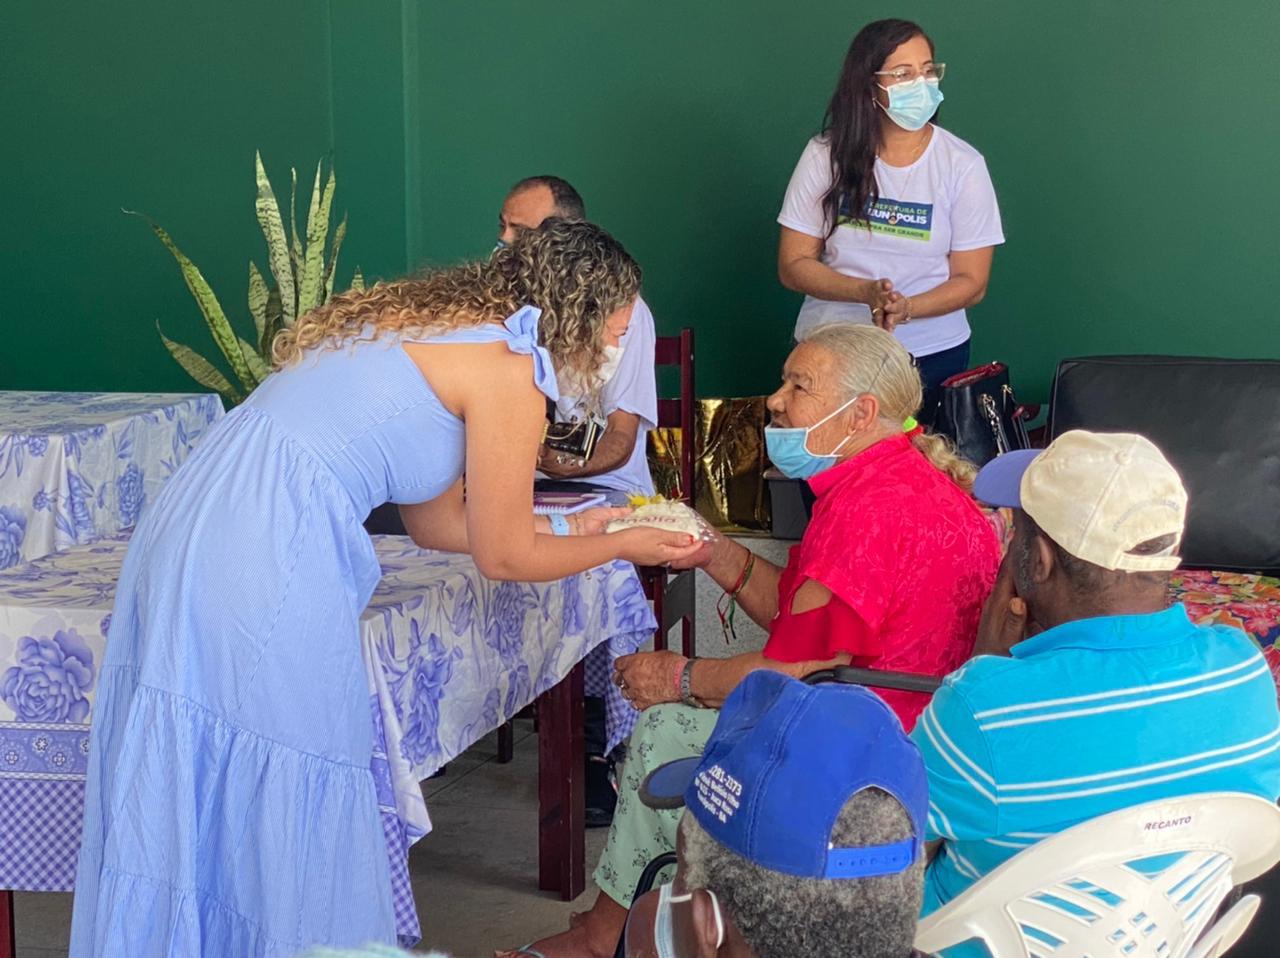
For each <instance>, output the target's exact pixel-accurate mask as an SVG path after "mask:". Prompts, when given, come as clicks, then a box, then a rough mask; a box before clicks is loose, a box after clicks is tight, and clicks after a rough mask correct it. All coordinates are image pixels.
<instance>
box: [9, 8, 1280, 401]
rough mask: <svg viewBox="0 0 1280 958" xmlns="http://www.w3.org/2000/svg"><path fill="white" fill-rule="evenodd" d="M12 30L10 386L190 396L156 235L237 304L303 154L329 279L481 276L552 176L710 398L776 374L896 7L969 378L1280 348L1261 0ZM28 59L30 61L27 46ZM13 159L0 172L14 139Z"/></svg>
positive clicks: (234, 17)
mask: <svg viewBox="0 0 1280 958" xmlns="http://www.w3.org/2000/svg"><path fill="white" fill-rule="evenodd" d="M75 11H76V12H75V19H74V22H72V21H70V20H69V19H68V13H67V10H66V9H65V8H57V10H56V14H55V7H53V6H51V5H49V4H47V3H35V2H30V0H9V2H7V3H6V4H5V5H4V7H3V9H2V10H0V37H3V38H4V39H3V40H0V44H3V47H4V50H3V55H2V56H0V90H3V95H2V96H0V122H3V124H4V129H6V130H7V131H10V132H11V134H12V133H13V131H17V135H16V136H13V135H11V136H10V137H9V139H10V143H9V145H7V147H6V149H5V150H3V151H0V190H3V198H4V203H3V205H2V206H0V209H2V210H3V216H4V220H5V225H6V227H7V228H6V229H4V230H3V231H0V263H2V264H3V266H2V267H0V270H2V272H0V290H2V292H3V295H2V296H0V325H3V329H4V332H5V337H4V341H3V345H2V346H0V388H6V387H7V388H34V387H41V388H43V387H51V388H114V389H143V388H166V389H170V388H186V380H185V378H184V376H183V374H182V373H181V372H180V371H179V370H177V368H176V367H174V366H173V365H172V363H171V361H170V360H169V359H168V357H167V354H165V352H164V351H163V349H162V348H161V347H160V346H159V344H158V342H157V341H156V339H155V334H154V325H153V324H154V321H155V319H157V318H160V319H162V320H163V321H164V323H165V327H166V331H170V335H172V336H174V337H175V338H178V339H183V340H185V341H188V342H191V343H192V344H193V345H196V346H197V348H204V347H206V346H207V345H208V341H207V338H206V336H205V334H204V332H203V330H202V326H201V322H200V319H199V315H198V313H197V312H196V311H195V308H194V306H193V305H192V304H191V302H190V300H189V298H188V296H187V293H186V291H185V289H184V287H183V286H182V283H181V280H180V278H179V277H178V274H177V272H176V270H175V269H174V268H173V266H172V264H171V263H170V262H169V261H168V260H167V258H166V254H165V253H164V252H163V250H162V249H161V248H160V247H159V245H158V244H157V243H156V241H155V240H154V239H153V238H152V237H151V235H150V233H149V232H148V231H147V229H146V227H145V225H143V224H142V223H140V222H138V221H135V220H133V219H130V218H128V217H125V216H122V215H121V214H120V213H119V212H118V210H119V208H120V207H121V206H126V207H130V208H135V209H140V210H145V211H147V212H149V213H151V214H152V215H154V216H155V217H156V218H157V219H158V220H159V221H160V222H161V223H163V224H164V225H166V226H167V227H168V228H169V229H170V231H171V232H172V233H173V234H174V236H175V238H176V239H177V240H178V242H179V243H180V244H181V245H182V246H183V247H184V249H185V250H186V251H187V252H188V253H189V255H191V256H192V258H193V259H195V260H196V262H197V263H199V264H200V265H201V266H202V267H203V268H204V270H205V273H206V275H207V276H208V277H209V279H210V280H211V282H213V284H214V287H215V289H217V290H219V291H220V293H221V295H222V297H223V299H224V304H225V305H227V306H228V308H229V310H231V311H233V312H235V313H236V314H237V315H239V316H240V317H243V316H244V311H243V309H242V307H241V305H240V304H241V302H242V300H243V296H244V288H245V280H244V275H245V270H246V260H247V258H248V257H249V256H251V255H252V256H256V257H258V258H259V262H260V263H262V247H261V240H260V238H259V237H258V235H257V229H256V223H255V222H254V218H253V212H252V196H253V189H252V178H251V169H252V167H251V164H252V155H253V150H254V148H255V147H261V148H262V150H263V153H264V156H265V158H266V160H267V162H268V166H269V170H270V172H271V173H272V174H273V177H274V178H275V179H276V180H277V181H278V182H283V181H284V178H285V177H286V176H287V173H288V167H289V166H290V165H296V166H298V167H299V169H300V172H302V175H303V176H304V177H306V176H307V175H308V174H307V172H306V171H307V170H308V168H309V167H310V166H311V165H312V164H314V162H315V160H316V159H317V158H318V157H319V156H320V155H322V154H327V155H332V156H333V158H334V160H335V162H336V164H337V172H338V183H339V186H338V199H337V204H336V205H337V208H338V210H339V211H341V210H347V211H349V212H350V217H351V222H350V230H349V234H348V245H347V246H346V247H345V249H344V254H343V261H344V266H343V267H342V268H341V270H340V272H341V275H342V276H343V278H345V277H346V276H347V275H349V270H350V268H351V267H352V266H353V265H354V264H355V263H357V262H359V263H360V265H361V266H362V267H363V268H364V270H365V272H366V274H370V275H393V274H396V273H400V272H403V271H404V270H405V269H406V268H409V267H413V266H417V265H420V264H422V263H424V262H448V261H452V260H456V259H458V258H461V257H464V256H475V255H483V254H484V253H486V252H487V251H488V249H489V248H490V247H491V245H492V237H493V233H494V223H495V219H496V215H497V208H498V205H499V203H500V201H501V198H502V195H503V193H504V192H505V190H506V188H507V186H508V185H509V184H510V183H511V182H512V181H514V180H516V179H518V178H520V177H522V176H525V175H528V174H530V173H538V172H554V173H559V174H561V175H564V176H566V177H568V178H569V179H570V180H572V181H573V182H574V183H575V184H577V185H578V187H579V188H580V189H581V190H582V192H583V194H584V195H585V197H586V200H587V203H588V207H589V209H590V212H591V214H592V216H593V218H594V219H596V220H598V221H599V222H601V223H602V224H603V225H605V226H607V227H608V228H610V229H611V230H612V231H614V232H615V233H616V234H617V235H618V236H619V237H620V238H621V239H622V240H623V241H624V242H625V243H626V244H627V245H628V246H629V247H630V248H631V249H632V250H633V251H634V252H635V253H636V255H637V257H638V258H639V259H640V260H641V262H642V263H643V265H644V266H645V269H646V273H647V281H646V296H647V298H648V299H649V300H650V302H651V303H652V305H653V307H654V312H655V314H656V316H657V318H658V323H659V326H660V329H661V330H662V331H666V332H671V331H674V330H676V329H677V328H679V327H680V326H682V325H692V326H694V327H695V328H696V329H697V331H698V334H699V345H700V349H699V384H700V391H702V392H704V393H706V394H717V393H719V394H723V393H738V394H742V393H749V392H759V391H762V390H765V389H767V388H769V387H770V386H771V384H772V383H773V382H774V380H775V378H776V371H777V367H778V365H779V362H780V360H781V358H782V355H783V353H784V351H785V349H786V344H787V341H788V336H789V333H790V330H791V325H792V320H793V318H794V314H795V309H796V306H797V303H798V297H796V296H795V295H793V294H791V293H788V292H787V291H785V290H783V289H781V287H780V286H779V285H778V283H777V280H776V278H775V272H774V251H775V243H776V234H777V228H776V224H775V223H774V216H775V214H776V212H777V208H778V205H779V203H780V201H781V197H782V193H783V190H784V188H785V185H786V182H787V178H788V176H789V175H790V172H791V168H792V166H793V164H794V162H795V160H796V158H797V156H798V155H799V153H800V150H801V148H802V147H803V145H804V142H805V139H806V138H807V137H808V136H809V135H810V134H811V133H813V132H814V131H815V130H816V128H817V125H818V123H819V121H820V119H821V113H822V108H823V105H824V103H825V101H826V99H827V97H828V96H829V94H830V87H831V84H832V83H833V82H834V79H835V76H836V74H837V72H838V69H839V65H840V60H841V57H842V56H843V53H844V49H845V47H846V45H847V43H848V40H849V38H850V36H851V35H852V33H853V32H854V31H856V29H857V28H858V27H859V26H860V25H861V24H862V23H863V22H865V21H867V20H869V19H873V18H876V17H881V16H888V15H901V16H908V17H912V18H915V19H918V20H920V21H921V22H922V23H924V24H925V26H926V27H927V28H928V29H929V30H930V31H931V32H932V33H933V35H934V38H935V40H936V41H937V43H938V49H939V56H940V57H941V58H942V59H945V60H946V61H947V62H948V64H949V65H950V72H949V73H948V77H947V80H946V83H945V84H944V87H945V90H946V93H947V96H948V99H947V103H946V104H945V106H944V111H943V122H944V124H945V125H946V126H947V127H948V128H950V129H952V130H953V131H954V132H956V133H958V134H959V135H960V136H962V137H964V138H966V139H968V140H970V141H971V142H972V143H974V144H975V145H976V146H977V147H978V148H979V149H980V150H982V152H983V153H984V154H985V155H986V156H987V160H988V163H989V166H990V168H991V172H992V176H993V178H994V180H995V184H996V189H997V192H998V193H999V196H1000V200H1001V206H1002V210H1003V213H1004V218H1005V228H1006V233H1007V235H1008V239H1009V242H1008V243H1007V245H1006V246H1005V247H1003V248H1002V249H1001V250H1000V251H999V252H998V253H997V255H996V261H995V268H994V272H993V277H992V283H991V288H990V291H989V293H988V297H987V300H986V301H985V302H984V303H983V304H982V305H981V306H979V307H978V308H977V309H975V310H973V312H972V320H973V322H974V326H975V329H976V340H975V358H977V359H985V358H989V357H999V358H1002V359H1005V360H1006V361H1008V362H1009V363H1010V364H1011V365H1012V367H1013V370H1014V374H1015V378H1016V380H1017V382H1018V384H1019V385H1020V387H1021V389H1022V392H1023V393H1024V395H1025V396H1027V397H1028V398H1039V397H1042V396H1043V395H1044V393H1045V391H1046V389H1047V384H1048V379H1049V376H1050V375H1051V373H1052V369H1053V366H1054V363H1055V362H1056V361H1057V359H1058V358H1060V357H1062V356H1066V355H1079V354H1086V353H1095V352H1143V351H1149V352H1178V353H1202V354H1216V355H1238V356H1254V357H1280V331H1278V327H1277V324H1276V322H1275V321H1274V320H1273V319H1272V317H1271V316H1270V312H1271V305H1270V304H1271V303H1272V302H1274V301H1275V300H1276V299H1277V294H1280V265H1278V264H1280V253H1278V252H1277V249H1276V247H1275V244H1273V243H1271V242H1270V240H1269V227H1268V224H1270V223H1274V222H1277V221H1278V220H1280V189H1277V187H1276V186H1275V182H1274V174H1273V170H1272V167H1273V166H1274V161H1273V157H1274V155H1275V151H1276V148H1277V147H1278V146H1280V102H1278V100H1280V98H1278V97H1277V96H1276V94H1275V92H1274V90H1275V86H1274V83H1273V82H1272V81H1271V80H1270V79H1269V76H1268V73H1267V64H1268V63H1269V62H1270V58H1271V56H1272V50H1271V47H1272V46H1273V42H1274V38H1275V37H1276V36H1277V35H1280V5H1276V4H1274V3H1263V2H1261V0H1255V2H1248V3H1246V2H1243V0H1226V2H1223V3H1219V4H1216V5H1215V6H1214V7H1213V8H1212V11H1211V12H1210V10H1209V8H1206V7H1203V6H1202V5H1199V4H1193V3H1192V2H1190V0H1167V2H1163V3H1155V2H1149V0H1142V2H1126V3H1123V4H1117V3H1114V2H1110V3H1102V2H1097V0H1077V2H1075V3H1072V4H1047V3H1025V2H1015V0H991V2H986V3H976V4H955V3H943V2H940V0H932V2H928V3H904V4H898V5H889V4H883V3H868V4H861V5H857V6H850V5H849V4H848V3H836V2H834V0H808V2H806V3H804V4H801V5H796V4H779V3H776V2H771V0H734V2H730V0H703V2H701V3H697V4H689V3H676V2H673V0H651V2H649V3H646V4H626V5H622V4H601V3H598V2H588V0H559V2H557V3H556V4H530V3H527V2H518V0H476V2H471V3H444V2H439V0H437V2H432V3H427V2H421V0H330V2H327V3H326V2H322V0H287V2H275V3H270V4H264V3H260V2H249V0H224V2H222V3H219V4H207V3H205V4H201V3H195V2H190V0H183V2H176V3H163V4H162V3H159V2H157V0H135V2H132V3H130V4H127V5H125V4H112V5H110V7H109V9H108V8H107V7H105V6H103V5H98V6H77V7H76V8H75ZM14 40H17V41H18V42H14ZM15 145H16V146H17V148H16V149H14V148H13V147H14V146H15Z"/></svg>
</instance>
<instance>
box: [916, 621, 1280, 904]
mask: <svg viewBox="0 0 1280 958" xmlns="http://www.w3.org/2000/svg"><path fill="white" fill-rule="evenodd" d="M912 737H913V738H914V739H915V742H916V744H917V745H918V746H919V747H920V751H921V752H922V753H923V754H924V761H925V767H926V769H927V771H928V775H929V824H928V838H929V839H930V840H934V839H943V840H944V844H943V845H942V847H941V849H940V850H939V852H938V854H937V856H936V857H935V858H934V860H933V862H932V863H931V864H930V866H929V869H928V871H927V873H926V879H925V903H924V912H925V914H928V913H929V912H930V911H932V910H934V909H935V908H937V907H939V906H940V905H943V904H945V903H946V902H948V901H950V900H951V899H953V898H955V897H956V896H957V895H959V894H960V893H961V892H962V891H964V890H965V889H966V888H968V887H969V885H970V884H972V883H973V881H974V880H975V879H977V878H979V877H981V876H982V875H985V874H986V873H987V872H990V871H992V870H993V869H995V868H996V867H997V866H999V865H1000V864H1001V863H1003V862H1004V861H1005V860H1007V859H1008V858H1010V857H1012V856H1013V855H1016V854H1017V853H1018V852H1019V851H1021V850H1022V849H1024V848H1027V847H1028V846H1030V845H1033V844H1035V842H1036V841H1038V840H1039V839H1041V838H1045V837H1047V836H1049V835H1052V834H1054V833H1055V832H1058V831H1061V830H1062V829H1065V828H1069V827H1071V826H1072V825H1075V824H1078V823H1079V822H1082V821H1084V820H1086V819H1090V818H1094V817H1096V816H1098V815H1102V814H1104V813H1106V812H1111V811H1115V810H1116V809H1120V808H1125V807H1127V806H1130V805H1138V804H1141V803H1143V802H1148V801H1155V800H1157V799H1161V798H1169V797H1171V796H1178V795H1189V794H1194V793H1197V792H1213V791H1238V792H1248V793H1251V794H1255V795H1260V796H1263V797H1265V798H1268V799H1271V800H1273V801H1274V800H1275V799H1276V797H1277V795H1280V710H1277V707H1276V686H1275V683H1274V681H1273V680H1272V678H1271V672H1270V670H1269V668H1268V667H1267V663H1266V661H1265V660H1264V659H1263V657H1262V653H1261V652H1260V651H1259V649H1258V647H1257V645H1255V644H1254V643H1253V641H1252V640H1250V639H1249V638H1248V637H1247V636H1246V635H1244V633H1242V632H1240V631H1239V630H1237V629H1234V628H1229V627H1226V626H1200V625H1193V624H1192V623H1191V621H1190V620H1189V619H1188V618H1187V613H1186V611H1185V610H1184V609H1183V608H1182V606H1180V605H1175V606H1173V607H1171V608H1169V609H1167V610H1165V611H1163V612H1157V613H1153V614H1150V615H1127V616H1107V617H1103V618H1094V619H1080V620H1078V621H1075V622H1068V623H1066V624H1065V625H1060V626H1058V627H1056V628H1053V629H1050V630H1048V631H1046V632H1042V633H1040V634H1039V635H1037V636H1034V637H1033V638H1030V639H1027V640H1026V641H1025V642H1021V643H1019V644H1018V645H1016V646H1014V648H1013V650H1012V656H1011V657H1010V658H1000V657H996V656H981V657H979V658H976V659H973V660H972V661H970V662H969V663H968V664H966V665H965V666H964V667H963V668H962V669H960V670H959V671H957V672H955V673H953V674H952V675H950V676H948V677H947V679H946V681H945V682H944V683H943V685H942V688H940V689H939V690H938V693H937V695H935V696H934V698H933V702H932V703H931V704H930V705H929V707H928V708H927V709H926V710H925V712H924V714H923V715H922V716H921V718H920V721H919V723H918V724H917V725H916V728H915V731H914V733H913V735H912Z"/></svg>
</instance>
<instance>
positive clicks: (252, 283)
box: [249, 260, 268, 342]
mask: <svg viewBox="0 0 1280 958" xmlns="http://www.w3.org/2000/svg"><path fill="white" fill-rule="evenodd" d="M267 297H268V292H267V281H266V280H265V279H263V278H262V274H261V273H259V272H258V266H257V264H256V263H254V261H253V260H249V312H250V313H251V314H252V315H253V328H254V331H255V332H256V333H257V334H258V342H262V338H263V335H264V334H265V333H266V331H267Z"/></svg>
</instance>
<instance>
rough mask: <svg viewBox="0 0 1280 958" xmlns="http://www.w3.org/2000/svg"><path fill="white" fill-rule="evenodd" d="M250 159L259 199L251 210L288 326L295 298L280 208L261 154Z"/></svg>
mask: <svg viewBox="0 0 1280 958" xmlns="http://www.w3.org/2000/svg"><path fill="white" fill-rule="evenodd" d="M253 158H254V163H255V165H256V167H257V177H258V199H257V201H256V202H255V203H254V208H255V209H256V210H257V213H258V225H259V226H261V227H262V235H263V237H264V238H265V239H266V241H267V265H268V266H270V267H271V275H272V276H274V277H275V280H276V289H277V290H279V291H280V316H281V321H282V322H283V324H284V325H286V326H291V325H293V317H294V316H295V315H296V310H297V307H298V297H297V293H296V288H295V286H294V281H293V265H292V263H291V262H290V259H289V240H288V238H287V237H286V236H285V235H284V224H283V223H282V222H281V220H280V207H279V205H278V204H277V203H276V195H275V193H274V192H272V190H271V181H270V180H269V179H267V171H266V170H265V169H264V168H263V166H262V154H261V153H254V154H253Z"/></svg>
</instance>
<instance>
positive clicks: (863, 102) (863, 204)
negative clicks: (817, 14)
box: [822, 20, 933, 236]
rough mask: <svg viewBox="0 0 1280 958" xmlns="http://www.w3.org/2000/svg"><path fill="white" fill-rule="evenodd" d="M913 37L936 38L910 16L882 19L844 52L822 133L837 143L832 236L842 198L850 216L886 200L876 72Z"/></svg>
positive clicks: (828, 210)
mask: <svg viewBox="0 0 1280 958" xmlns="http://www.w3.org/2000/svg"><path fill="white" fill-rule="evenodd" d="M912 37H924V39H925V42H926V43H928V44H929V50H930V52H932V51H933V41H932V40H930V39H929V35H928V34H927V33H925V32H924V29H923V28H922V27H921V26H920V25H919V24H917V23H912V22H911V21H910V20H877V21H875V22H874V23H868V24H867V25H866V26H865V27H863V28H862V29H861V30H859V31H858V35H857V36H856V37H854V38H853V42H852V43H850V44H849V52H848V53H846V54H845V55H844V67H843V69H841V71H840V80H839V81H838V82H837V83H836V92H835V93H833V94H831V102H830V103H829V104H827V115H826V116H825V117H824V118H823V121H822V133H823V136H825V137H826V139H827V142H828V143H830V145H831V189H829V190H827V194H826V196H824V197H823V198H822V209H823V212H824V213H825V214H826V219H827V235H828V236H830V235H831V234H832V233H834V232H835V231H836V225H837V222H836V221H837V219H838V218H839V216H840V203H841V200H843V199H845V198H847V199H848V202H849V215H850V216H853V217H854V218H858V217H860V216H862V215H863V211H864V210H866V208H867V204H868V203H871V204H875V203H876V202H877V201H878V200H879V199H880V190H879V188H878V187H877V186H876V152H877V151H878V150H879V149H880V108H879V107H877V106H876V104H875V101H874V99H873V97H874V96H875V84H876V77H875V73H876V71H877V70H879V69H880V66H881V64H883V63H884V61H885V60H886V59H887V58H888V56H889V54H891V53H892V52H893V51H894V50H896V49H898V47H900V46H902V44H904V43H906V42H907V41H908V40H910V39H911V38H912Z"/></svg>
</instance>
